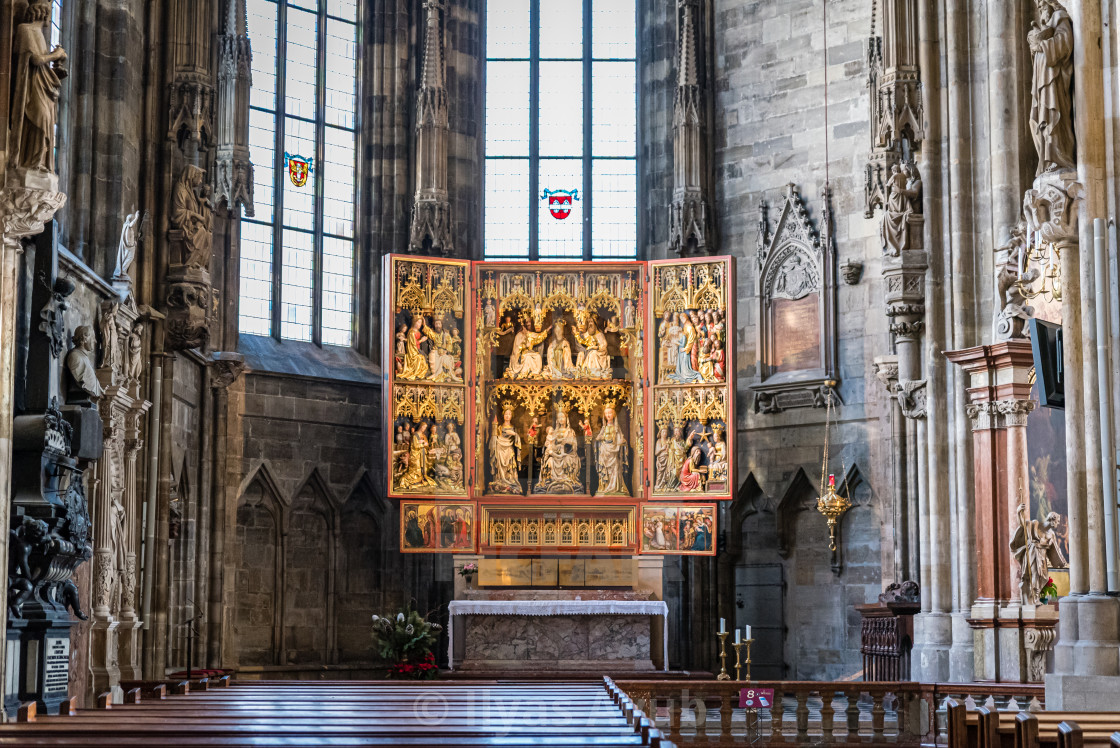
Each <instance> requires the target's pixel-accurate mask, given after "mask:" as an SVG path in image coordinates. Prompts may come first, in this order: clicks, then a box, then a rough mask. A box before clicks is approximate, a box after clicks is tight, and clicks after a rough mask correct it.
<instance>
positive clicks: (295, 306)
mask: <svg viewBox="0 0 1120 748" xmlns="http://www.w3.org/2000/svg"><path fill="white" fill-rule="evenodd" d="M248 11H249V38H250V41H251V43H252V45H253V88H252V98H251V99H250V111H249V147H250V157H251V158H252V161H253V165H254V166H255V169H254V174H255V178H256V183H255V185H254V191H255V194H254V202H255V204H256V216H255V217H254V218H242V222H241V299H240V310H241V318H240V328H241V332H243V333H249V334H255V335H274V336H277V337H280V338H283V339H288V340H304V341H311V342H314V343H318V344H326V345H350V344H351V343H352V341H353V328H354V262H355V224H354V213H355V205H356V202H357V201H356V185H357V175H356V163H357V161H356V155H357V154H356V147H355V131H356V116H355V112H356V105H357V50H358V25H357V20H358V18H357V15H358V3H357V0H249V3H248Z"/></svg>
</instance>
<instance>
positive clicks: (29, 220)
mask: <svg viewBox="0 0 1120 748" xmlns="http://www.w3.org/2000/svg"><path fill="white" fill-rule="evenodd" d="M65 203H66V195H64V194H62V193H61V192H59V191H58V177H57V176H55V175H54V174H41V173H36V172H26V171H22V172H21V171H19V170H15V171H10V172H8V174H7V176H6V181H5V186H4V189H3V190H0V414H2V416H0V558H7V557H8V527H9V521H8V518H9V513H10V507H11V490H12V426H13V421H12V414H13V412H14V408H15V402H14V400H13V395H14V393H15V359H16V329H17V325H16V307H17V301H18V298H19V288H18V279H19V268H20V260H21V257H22V255H23V244H22V240H23V239H25V238H27V237H30V236H34V235H36V234H38V233H40V232H41V231H42V230H43V228H44V227H45V225H46V223H47V222H48V221H50V220H51V219H52V218H53V217H54V214H55V213H57V212H58V211H59V210H60V209H61V208H62V206H63V205H64V204H65ZM6 627H7V616H0V639H2V638H3V635H4V633H5V630H6ZM6 667H7V662H6V658H0V683H5V682H6V681H5V677H6V676H7V673H6Z"/></svg>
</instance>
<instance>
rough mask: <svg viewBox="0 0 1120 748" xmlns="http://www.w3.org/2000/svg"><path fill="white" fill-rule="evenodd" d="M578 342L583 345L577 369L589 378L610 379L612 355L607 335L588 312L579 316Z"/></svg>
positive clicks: (577, 360) (577, 358)
mask: <svg viewBox="0 0 1120 748" xmlns="http://www.w3.org/2000/svg"><path fill="white" fill-rule="evenodd" d="M575 336H576V342H577V343H579V344H580V345H581V346H583V350H582V351H580V353H579V355H578V356H577V357H576V371H577V372H578V374H579V375H580V376H584V377H587V378H588V379H610V378H611V357H610V355H609V354H608V353H607V336H606V335H604V334H603V331H602V330H600V329H599V325H598V324H597V323H596V322H595V320H594V318H591V317H590V316H589V315H588V314H587V313H586V312H584V313H582V314H581V315H579V317H578V321H577V322H576V329H575Z"/></svg>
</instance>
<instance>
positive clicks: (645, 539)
mask: <svg viewBox="0 0 1120 748" xmlns="http://www.w3.org/2000/svg"><path fill="white" fill-rule="evenodd" d="M640 532H641V553H643V554H660V555H680V556H714V555H715V554H716V547H715V543H716V505H715V504H642V506H641V520H640Z"/></svg>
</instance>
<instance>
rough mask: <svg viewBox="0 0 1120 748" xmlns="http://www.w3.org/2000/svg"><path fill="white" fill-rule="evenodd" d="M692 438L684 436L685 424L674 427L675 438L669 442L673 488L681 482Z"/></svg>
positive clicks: (671, 486)
mask: <svg viewBox="0 0 1120 748" xmlns="http://www.w3.org/2000/svg"><path fill="white" fill-rule="evenodd" d="M690 442H691V439H685V438H684V426H683V425H680V424H678V425H676V426H674V427H673V439H672V441H670V442H669V467H670V469H671V470H672V478H671V480H672V485H670V488H671V489H676V488H677V487H678V486H679V485H680V482H681V468H683V467H684V463H685V460H687V459H688V452H689V443H690Z"/></svg>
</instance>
